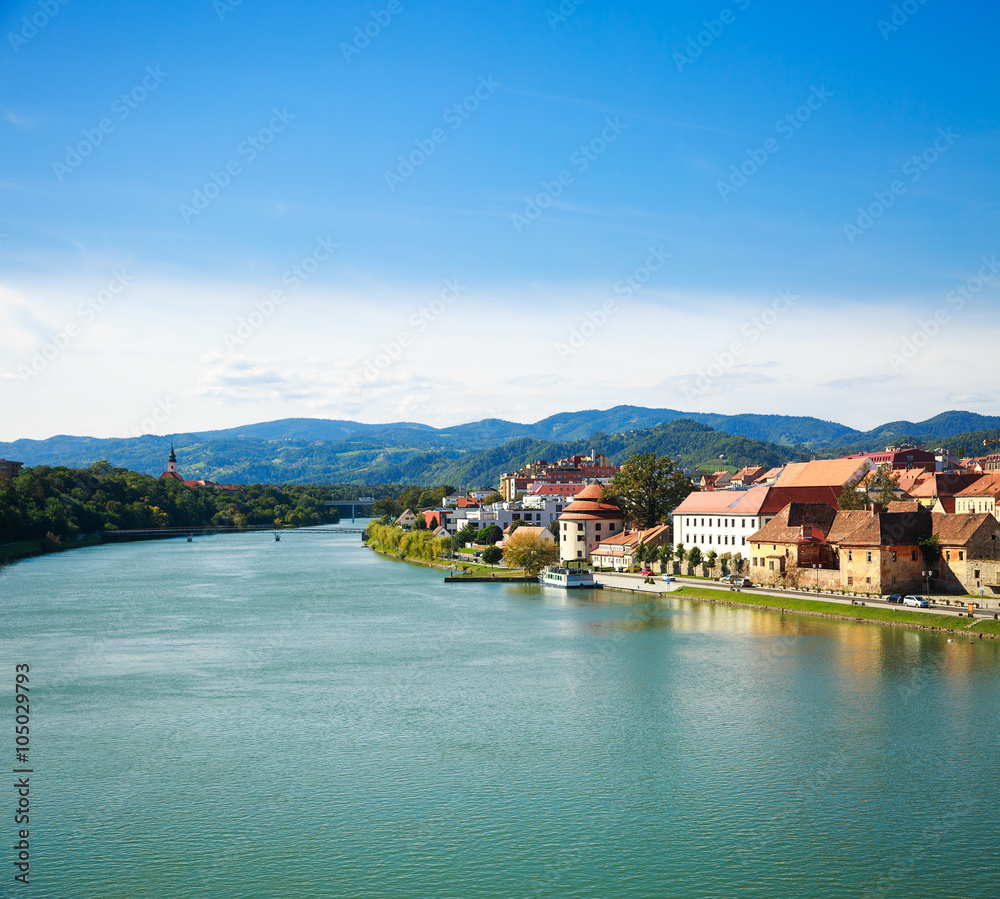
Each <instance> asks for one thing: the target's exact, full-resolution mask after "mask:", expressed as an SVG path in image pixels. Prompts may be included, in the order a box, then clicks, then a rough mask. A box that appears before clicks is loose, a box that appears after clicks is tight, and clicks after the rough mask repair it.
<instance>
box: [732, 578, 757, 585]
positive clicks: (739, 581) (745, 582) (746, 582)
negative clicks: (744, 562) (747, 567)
mask: <svg viewBox="0 0 1000 899" xmlns="http://www.w3.org/2000/svg"><path fill="white" fill-rule="evenodd" d="M733 586H734V587H752V586H753V581H751V580H750V578H748V577H739V576H737V577H736V578H735V579H734V580H733Z"/></svg>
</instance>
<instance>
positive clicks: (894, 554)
mask: <svg viewBox="0 0 1000 899" xmlns="http://www.w3.org/2000/svg"><path fill="white" fill-rule="evenodd" d="M892 561H893V562H895V561H896V553H895V551H893V553H892ZM892 582H893V583H894V584H895V583H896V579H895V578H893V579H892Z"/></svg>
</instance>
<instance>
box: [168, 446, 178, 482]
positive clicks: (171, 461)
mask: <svg viewBox="0 0 1000 899" xmlns="http://www.w3.org/2000/svg"><path fill="white" fill-rule="evenodd" d="M167 473H168V474H169V473H173V474H177V456H176V455H175V454H174V441H173V440H171V441H170V457H169V458H168V459H167Z"/></svg>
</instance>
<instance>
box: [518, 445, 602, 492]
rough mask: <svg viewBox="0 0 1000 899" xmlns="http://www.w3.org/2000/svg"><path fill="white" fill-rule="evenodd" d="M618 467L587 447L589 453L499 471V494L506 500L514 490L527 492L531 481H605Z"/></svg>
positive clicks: (551, 483)
mask: <svg viewBox="0 0 1000 899" xmlns="http://www.w3.org/2000/svg"><path fill="white" fill-rule="evenodd" d="M619 468H620V466H618V465H612V464H610V463H609V462H608V460H607V458H606V457H605V456H604V455H603V454H602V453H598V452H596V451H595V450H591V451H590V455H589V456H569V457H568V458H566V459H560V460H559V461H558V462H555V463H550V462H546V461H545V460H544V459H539V460H537V461H535V462H531V463H530V464H528V465H525V466H524V467H523V468H519V469H518V470H517V471H515V472H513V473H509V474H508V473H504V474H503V475H501V476H500V495H501V496H502V497H503V498H504V499H505V500H507V501H508V502H509V501H511V500H513V499H514V498H515V497H517V495H518V494H521V493H527V492H529V490H530V489H531V487H532V486H533V485H538V486H568V485H580V486H582V485H584V484H592V483H598V484H608V483H610V482H611V479H612V478H614V476H615V473H616V472H617V471H618V469H619Z"/></svg>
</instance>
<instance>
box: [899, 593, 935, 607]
mask: <svg viewBox="0 0 1000 899" xmlns="http://www.w3.org/2000/svg"><path fill="white" fill-rule="evenodd" d="M903 605H904V606H911V607H912V608H915V609H926V608H929V607H930V603H929V602H928V601H927V600H926V599H924V598H923V597H922V596H904V597H903Z"/></svg>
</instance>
